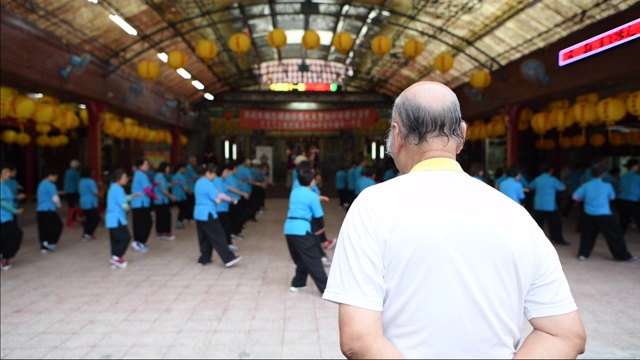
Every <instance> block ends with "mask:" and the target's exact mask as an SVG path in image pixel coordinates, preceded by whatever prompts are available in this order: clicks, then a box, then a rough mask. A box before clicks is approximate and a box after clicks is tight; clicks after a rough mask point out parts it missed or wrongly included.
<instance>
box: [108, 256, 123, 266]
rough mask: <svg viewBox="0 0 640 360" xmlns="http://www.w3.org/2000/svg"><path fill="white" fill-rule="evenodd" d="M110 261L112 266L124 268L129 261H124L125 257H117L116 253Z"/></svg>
mask: <svg viewBox="0 0 640 360" xmlns="http://www.w3.org/2000/svg"><path fill="white" fill-rule="evenodd" d="M109 262H110V263H111V266H115V267H117V268H120V269H124V268H126V267H127V262H126V261H124V259H123V258H121V257H117V256H115V255H114V256H111V259H110V260H109Z"/></svg>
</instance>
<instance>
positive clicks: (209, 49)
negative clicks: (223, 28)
mask: <svg viewBox="0 0 640 360" xmlns="http://www.w3.org/2000/svg"><path fill="white" fill-rule="evenodd" d="M196 54H198V56H200V58H201V59H202V60H204V61H209V60H211V59H213V58H214V57H216V55H218V46H217V45H216V44H215V43H214V42H213V41H211V40H207V39H202V40H200V41H198V45H196Z"/></svg>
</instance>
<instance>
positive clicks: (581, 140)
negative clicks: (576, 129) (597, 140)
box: [571, 135, 587, 147]
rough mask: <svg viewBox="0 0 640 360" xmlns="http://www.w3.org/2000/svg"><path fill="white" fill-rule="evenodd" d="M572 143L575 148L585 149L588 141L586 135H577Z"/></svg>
mask: <svg viewBox="0 0 640 360" xmlns="http://www.w3.org/2000/svg"><path fill="white" fill-rule="evenodd" d="M571 142H572V143H573V146H574V147H583V146H584V145H585V144H586V143H587V139H586V138H585V136H584V135H575V136H574V137H573V138H572V139H571Z"/></svg>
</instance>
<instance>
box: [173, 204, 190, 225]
mask: <svg viewBox="0 0 640 360" xmlns="http://www.w3.org/2000/svg"><path fill="white" fill-rule="evenodd" d="M176 205H177V206H178V222H183V221H184V220H186V219H189V216H191V217H193V209H191V215H189V203H188V201H187V200H182V201H178V202H176Z"/></svg>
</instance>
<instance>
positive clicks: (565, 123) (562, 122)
mask: <svg viewBox="0 0 640 360" xmlns="http://www.w3.org/2000/svg"><path fill="white" fill-rule="evenodd" d="M571 125H573V119H572V118H570V117H569V110H567V109H565V108H562V109H554V110H551V112H550V113H549V126H550V127H551V128H555V129H558V132H563V131H564V130H565V129H566V128H568V127H570V126H571Z"/></svg>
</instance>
